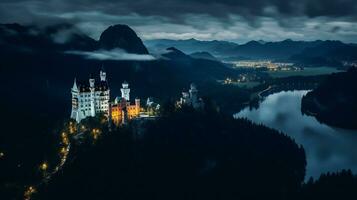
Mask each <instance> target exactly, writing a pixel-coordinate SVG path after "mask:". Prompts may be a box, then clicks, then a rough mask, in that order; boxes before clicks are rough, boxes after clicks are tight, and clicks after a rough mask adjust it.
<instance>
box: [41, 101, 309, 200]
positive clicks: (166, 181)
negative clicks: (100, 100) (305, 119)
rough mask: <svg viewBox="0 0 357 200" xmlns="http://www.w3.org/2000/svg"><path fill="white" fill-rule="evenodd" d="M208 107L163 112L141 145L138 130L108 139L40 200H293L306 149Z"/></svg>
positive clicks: (45, 190) (106, 136) (90, 150)
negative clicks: (135, 134) (136, 133)
mask: <svg viewBox="0 0 357 200" xmlns="http://www.w3.org/2000/svg"><path fill="white" fill-rule="evenodd" d="M206 102H207V101H206ZM207 105H209V103H207V104H206V109H205V111H202V112H201V111H194V110H193V109H192V108H183V109H182V110H177V111H173V110H172V109H170V108H173V107H172V106H170V105H168V106H164V108H165V111H163V116H162V117H161V118H160V119H158V120H157V121H152V122H150V123H148V124H147V125H146V126H145V129H146V131H145V132H144V133H143V134H142V135H141V137H140V139H136V140H135V139H133V137H132V134H133V132H132V131H133V129H131V128H128V129H119V130H118V132H112V133H109V134H106V133H104V134H103V136H102V138H101V139H100V141H98V142H99V143H97V144H96V145H94V146H92V147H90V146H91V145H89V147H88V148H86V149H85V150H82V151H79V152H78V153H77V154H76V155H75V157H76V158H75V160H74V162H72V163H71V164H70V165H68V166H66V167H65V169H64V170H63V173H58V174H57V175H56V176H55V177H54V178H53V179H52V180H51V181H50V182H49V184H48V185H46V186H44V187H43V188H40V190H39V193H38V194H39V196H38V197H37V198H34V199H40V200H42V199H52V200H57V199H69V200H70V199H87V200H92V199H113V198H118V199H143V198H145V199H156V200H160V199H162V200H164V199H165V200H166V199H197V200H201V199H257V200H258V199H262V198H265V199H275V200H279V199H285V197H293V195H294V194H296V193H297V192H298V190H299V189H300V188H301V184H302V182H303V180H304V176H305V165H306V161H305V152H304V149H303V148H302V147H301V146H298V145H297V144H296V143H295V142H294V141H293V140H292V139H290V138H289V137H287V136H285V135H283V134H282V133H279V132H277V131H275V130H272V129H269V128H266V127H264V126H261V125H254V124H252V123H251V122H248V121H246V120H242V119H233V118H232V117H231V116H229V117H228V116H224V115H221V114H219V113H216V112H215V111H214V109H209V108H207V107H208V106H207ZM132 125H133V126H132V128H133V127H135V124H132ZM134 130H135V129H134ZM136 138H138V137H136ZM89 144H91V142H89ZM74 148H75V147H74ZM283 197H284V198H283Z"/></svg>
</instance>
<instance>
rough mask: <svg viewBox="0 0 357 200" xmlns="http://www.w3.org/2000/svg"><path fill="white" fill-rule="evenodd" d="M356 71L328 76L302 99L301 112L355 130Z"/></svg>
mask: <svg viewBox="0 0 357 200" xmlns="http://www.w3.org/2000/svg"><path fill="white" fill-rule="evenodd" d="M356 91H357V70H356V69H355V68H351V69H350V70H349V71H348V72H342V73H335V74H332V75H329V77H328V78H327V80H326V81H324V82H323V83H322V84H321V85H320V86H319V87H318V88H316V89H315V90H313V91H311V92H309V93H307V94H306V96H304V97H303V99H302V111H303V112H304V113H305V114H308V115H313V116H315V117H316V118H317V119H318V120H319V121H321V122H324V123H327V124H330V125H333V126H337V127H342V128H350V129H357V124H356V119H357V105H356V102H357V94H356Z"/></svg>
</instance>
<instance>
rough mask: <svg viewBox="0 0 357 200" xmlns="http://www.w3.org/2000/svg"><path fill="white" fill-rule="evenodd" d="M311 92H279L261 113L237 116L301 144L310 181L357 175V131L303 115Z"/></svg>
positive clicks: (244, 112)
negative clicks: (345, 171)
mask: <svg viewBox="0 0 357 200" xmlns="http://www.w3.org/2000/svg"><path fill="white" fill-rule="evenodd" d="M307 92H308V91H302V90H299V91H288V92H279V93H275V94H272V95H269V96H267V97H266V98H265V99H264V100H263V101H262V102H261V103H260V105H259V108H258V109H249V107H248V108H245V109H243V110H242V111H241V112H239V113H237V114H235V115H234V117H236V118H247V119H249V120H252V121H253V122H255V123H258V124H264V125H266V126H268V127H271V128H274V129H277V130H279V131H282V132H284V133H286V134H287V135H289V136H290V137H292V138H293V139H295V141H296V142H297V143H298V144H301V145H302V146H303V147H304V149H305V151H306V157H307V169H306V180H307V179H308V178H309V177H311V176H312V177H314V179H315V178H318V177H319V176H320V175H321V173H326V172H329V171H330V172H334V171H338V170H342V169H351V170H352V171H353V172H354V173H357V131H351V130H345V129H340V128H335V127H331V126H328V125H326V124H322V123H320V122H318V121H317V120H316V119H315V117H312V116H306V115H303V114H302V112H301V99H302V97H303V95H305V94H306V93H307Z"/></svg>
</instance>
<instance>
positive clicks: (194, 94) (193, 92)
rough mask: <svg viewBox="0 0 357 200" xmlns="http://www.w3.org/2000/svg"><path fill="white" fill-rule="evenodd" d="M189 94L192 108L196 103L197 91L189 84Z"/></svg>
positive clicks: (194, 86)
mask: <svg viewBox="0 0 357 200" xmlns="http://www.w3.org/2000/svg"><path fill="white" fill-rule="evenodd" d="M189 93H190V98H191V103H192V105H193V106H194V105H195V104H197V102H198V90H197V87H196V85H195V84H194V83H191V86H190V90H189Z"/></svg>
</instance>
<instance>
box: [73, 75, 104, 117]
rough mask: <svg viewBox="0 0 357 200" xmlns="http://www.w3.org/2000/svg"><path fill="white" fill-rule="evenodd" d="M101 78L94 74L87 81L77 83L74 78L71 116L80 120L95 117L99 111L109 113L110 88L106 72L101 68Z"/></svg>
mask: <svg viewBox="0 0 357 200" xmlns="http://www.w3.org/2000/svg"><path fill="white" fill-rule="evenodd" d="M99 76H100V80H99V81H96V80H95V79H94V78H93V77H92V76H91V77H90V78H89V81H88V82H86V83H77V80H76V79H74V83H73V87H72V90H71V92H72V112H71V118H72V119H74V120H76V121H77V122H80V121H81V120H82V119H85V118H86V117H94V116H95V115H96V114H98V113H103V114H106V115H108V114H109V98H110V89H109V87H108V82H107V79H106V72H105V71H104V70H100V73H99Z"/></svg>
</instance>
